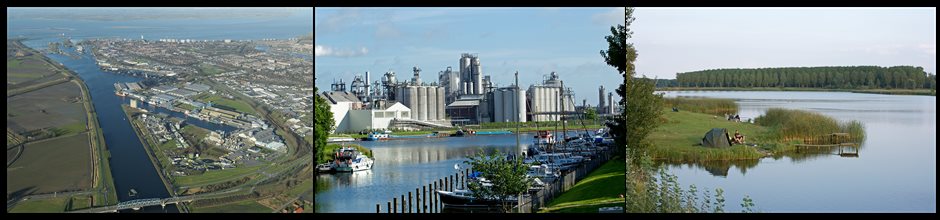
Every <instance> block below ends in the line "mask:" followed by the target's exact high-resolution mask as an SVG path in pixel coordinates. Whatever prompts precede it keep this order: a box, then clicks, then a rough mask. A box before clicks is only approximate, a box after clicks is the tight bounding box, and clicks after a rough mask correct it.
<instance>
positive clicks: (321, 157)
mask: <svg viewBox="0 0 940 220" xmlns="http://www.w3.org/2000/svg"><path fill="white" fill-rule="evenodd" d="M317 90H318V89H317V88H316V87H314V88H313V94H317ZM313 99H314V100H313V101H314V110H313V111H314V117H313V124H314V129H313V130H314V135H313V137H314V143H313V149H314V153H316V154H315V155H316V158H315V159H316V160H317V163H324V162H326V161H327V160H328V159H329V153H330V152H323V150H324V149H325V148H326V138H327V137H329V136H330V133H332V132H333V112H331V111H330V105H329V104H327V101H326V100H325V99H323V98H322V97H320V96H318V95H314V96H313Z"/></svg>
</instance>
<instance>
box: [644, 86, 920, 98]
mask: <svg viewBox="0 0 940 220" xmlns="http://www.w3.org/2000/svg"><path fill="white" fill-rule="evenodd" d="M656 91H806V92H854V93H873V94H885V95H929V96H936V95H937V93H936V91H935V90H930V89H826V88H794V87H752V88H741V87H662V88H656Z"/></svg>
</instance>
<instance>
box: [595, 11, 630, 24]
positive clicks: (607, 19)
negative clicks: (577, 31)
mask: <svg viewBox="0 0 940 220" xmlns="http://www.w3.org/2000/svg"><path fill="white" fill-rule="evenodd" d="M624 19H626V15H625V14H624V8H623V7H618V8H612V9H610V10H607V11H605V12H602V13H598V14H594V15H593V16H591V20H592V21H594V23H596V24H602V25H613V24H623V23H624Z"/></svg>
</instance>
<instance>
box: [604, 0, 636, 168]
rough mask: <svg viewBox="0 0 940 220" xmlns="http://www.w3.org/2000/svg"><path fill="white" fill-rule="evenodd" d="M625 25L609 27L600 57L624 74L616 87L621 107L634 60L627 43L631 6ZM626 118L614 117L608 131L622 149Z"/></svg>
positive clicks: (633, 50) (623, 146) (632, 70)
mask: <svg viewBox="0 0 940 220" xmlns="http://www.w3.org/2000/svg"><path fill="white" fill-rule="evenodd" d="M624 14H625V15H624V16H625V21H626V23H625V24H626V25H617V26H616V27H610V33H611V35H608V36H605V37H604V39H606V40H607V44H608V48H607V50H601V51H600V53H601V57H603V58H604V61H605V62H607V65H610V66H613V67H614V68H616V69H617V71H618V72H619V73H620V74H622V75H623V76H624V84H620V86H619V87H618V88H617V89H616V92H617V95H619V96H620V98H621V99H620V101H619V102H618V103H617V104H618V105H620V107H621V109H623V106H625V105H626V101H627V99H625V97H626V95H625V92H626V87H625V86H624V85H625V84H626V82H627V81H628V80H627V79H629V78H630V77H631V76H633V72H634V69H635V67H634V64H633V63H634V62H635V61H636V55H637V54H636V49H634V48H633V44H628V43H627V39H628V38H630V35H631V34H632V33H631V32H630V29H629V28H628V27H629V26H630V23H632V22H633V17H632V15H633V8H627V9H626V11H625V12H624ZM626 130H627V128H626V119H625V115H621V116H620V117H614V123H613V125H612V126H610V131H611V132H610V133H611V134H613V136H614V141H615V142H616V145H617V149H618V150H621V152H624V151H623V150H624V149H625V148H626V146H627V143H626V138H627V137H626V136H625V135H621V134H626Z"/></svg>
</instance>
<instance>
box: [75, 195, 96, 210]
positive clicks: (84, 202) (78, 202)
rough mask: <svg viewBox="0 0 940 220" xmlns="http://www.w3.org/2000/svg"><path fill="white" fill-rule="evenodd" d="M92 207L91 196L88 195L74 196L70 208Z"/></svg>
mask: <svg viewBox="0 0 940 220" xmlns="http://www.w3.org/2000/svg"><path fill="white" fill-rule="evenodd" d="M90 207H91V197H87V196H76V197H72V205H71V207H70V210H79V209H87V208H90Z"/></svg>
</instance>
